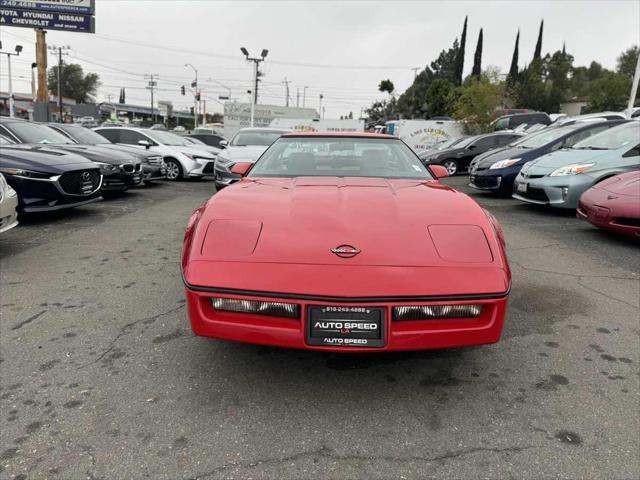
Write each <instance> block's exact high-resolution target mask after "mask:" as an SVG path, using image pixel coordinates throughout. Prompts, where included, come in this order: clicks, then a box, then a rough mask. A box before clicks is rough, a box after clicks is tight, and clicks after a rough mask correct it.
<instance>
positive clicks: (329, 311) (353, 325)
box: [306, 305, 385, 348]
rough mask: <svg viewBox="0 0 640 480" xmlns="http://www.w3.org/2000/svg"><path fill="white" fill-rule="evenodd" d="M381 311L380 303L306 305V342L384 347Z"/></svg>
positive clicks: (383, 326) (326, 345) (311, 343)
mask: <svg viewBox="0 0 640 480" xmlns="http://www.w3.org/2000/svg"><path fill="white" fill-rule="evenodd" d="M384 312H385V309H384V308H382V307H368V306H335V305H311V306H309V307H308V308H307V322H306V323H307V324H306V336H307V344H309V345H317V346H323V347H374V348H376V347H377V348H380V347H384V345H385V315H384Z"/></svg>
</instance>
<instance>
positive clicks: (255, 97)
mask: <svg viewBox="0 0 640 480" xmlns="http://www.w3.org/2000/svg"><path fill="white" fill-rule="evenodd" d="M240 51H241V52H242V54H243V55H244V56H245V58H246V59H247V61H248V62H253V66H254V68H253V99H252V101H251V126H252V127H253V120H254V117H255V110H256V103H258V65H259V64H260V62H264V59H265V58H266V57H267V55H268V54H269V50H267V49H266V48H264V49H262V52H261V53H260V58H256V57H250V56H249V51H248V50H247V49H246V48H244V47H240Z"/></svg>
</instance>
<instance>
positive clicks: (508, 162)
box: [489, 158, 521, 170]
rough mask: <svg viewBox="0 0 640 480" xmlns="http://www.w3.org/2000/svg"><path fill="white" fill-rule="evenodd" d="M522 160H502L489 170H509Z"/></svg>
mask: <svg viewBox="0 0 640 480" xmlns="http://www.w3.org/2000/svg"><path fill="white" fill-rule="evenodd" d="M520 160H521V159H520V158H509V159H507V160H500V161H499V162H496V163H494V164H493V165H491V166H490V167H489V170H495V169H496V168H507V167H510V166H511V165H513V164H514V163H516V162H519V161H520Z"/></svg>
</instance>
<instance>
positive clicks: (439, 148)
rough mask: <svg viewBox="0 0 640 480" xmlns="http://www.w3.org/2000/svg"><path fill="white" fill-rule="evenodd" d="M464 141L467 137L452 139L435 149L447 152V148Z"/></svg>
mask: <svg viewBox="0 0 640 480" xmlns="http://www.w3.org/2000/svg"><path fill="white" fill-rule="evenodd" d="M464 139H465V137H459V138H450V139H448V140H445V141H444V142H441V143H439V144H438V145H436V147H435V149H436V150H446V149H447V148H452V147H453V146H454V145H455V146H457V145H458V144H459V143H460V142H462V141H463V140H464Z"/></svg>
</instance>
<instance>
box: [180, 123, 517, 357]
mask: <svg viewBox="0 0 640 480" xmlns="http://www.w3.org/2000/svg"><path fill="white" fill-rule="evenodd" d="M234 172H235V173H237V174H240V175H242V176H243V178H242V180H241V181H239V182H238V183H236V184H234V185H232V186H231V187H229V188H226V189H224V190H223V191H221V192H219V193H217V194H216V195H215V196H214V197H212V198H211V199H210V200H209V201H207V202H206V203H205V204H203V205H202V206H201V207H200V208H198V209H197V210H196V211H195V212H194V213H193V215H192V216H191V219H190V220H189V225H188V227H187V230H186V233H185V238H184V251H183V257H182V276H183V280H184V283H185V286H186V295H187V302H188V309H189V318H190V320H191V326H192V328H193V331H194V332H195V333H196V334H197V335H203V336H207V337H215V338H221V339H226V340H235V341H241V342H249V343H256V344H264V345H274V346H280V347H291V348H302V349H313V350H331V351H338V352H356V351H357V352H365V351H373V350H381V351H394V350H421V349H431V348H445V347H454V346H462V345H477V344H486V343H494V342H497V341H498V340H499V339H500V334H501V331H502V326H503V323H504V318H505V309H506V305H507V296H508V294H509V289H510V284H511V275H510V271H509V265H508V263H507V258H506V255H505V251H504V237H503V234H502V231H501V229H500V226H499V225H498V223H497V221H496V219H495V218H494V217H493V216H492V215H491V214H490V213H488V212H487V211H485V210H483V209H482V208H480V207H479V206H478V205H477V204H476V203H475V202H474V201H473V200H471V199H470V198H469V197H467V196H466V195H464V194H462V193H460V192H458V191H456V190H454V189H452V188H450V187H448V186H446V185H443V184H441V183H439V181H438V178H439V177H443V176H446V170H445V169H444V168H443V167H441V166H438V165H434V166H431V167H429V169H427V167H425V166H424V165H422V163H421V162H420V160H419V159H418V157H417V156H416V155H415V154H414V153H413V151H412V150H411V149H410V148H409V147H407V145H406V144H404V143H403V142H402V141H401V140H399V139H398V138H396V137H392V136H387V135H380V134H353V133H349V134H334V133H321V134H309V133H304V134H287V135H283V136H282V137H280V139H278V140H276V141H275V142H274V143H273V144H272V145H271V146H270V147H269V148H268V149H267V150H266V151H265V152H264V153H263V155H262V156H261V157H260V158H259V159H258V161H257V162H256V163H255V164H253V165H252V164H249V163H238V164H236V165H235V166H234Z"/></svg>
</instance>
